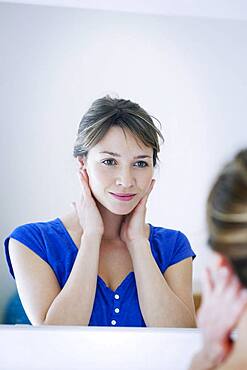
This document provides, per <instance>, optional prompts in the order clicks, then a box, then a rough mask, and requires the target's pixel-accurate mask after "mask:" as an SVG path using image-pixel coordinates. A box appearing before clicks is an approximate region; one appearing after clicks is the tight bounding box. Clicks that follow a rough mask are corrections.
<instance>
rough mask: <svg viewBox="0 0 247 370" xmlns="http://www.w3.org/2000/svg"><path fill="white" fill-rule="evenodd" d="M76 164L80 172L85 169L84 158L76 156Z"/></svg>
mask: <svg viewBox="0 0 247 370" xmlns="http://www.w3.org/2000/svg"><path fill="white" fill-rule="evenodd" d="M76 162H77V165H78V168H79V169H80V170H83V169H85V168H86V157H80V156H78V157H77V158H76Z"/></svg>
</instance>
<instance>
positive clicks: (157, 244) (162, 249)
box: [149, 225, 195, 272]
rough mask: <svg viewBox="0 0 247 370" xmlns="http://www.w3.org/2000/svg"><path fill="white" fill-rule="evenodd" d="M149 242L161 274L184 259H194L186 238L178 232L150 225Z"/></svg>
mask: <svg viewBox="0 0 247 370" xmlns="http://www.w3.org/2000/svg"><path fill="white" fill-rule="evenodd" d="M149 240H150V245H151V248H152V253H153V255H154V257H155V259H156V261H157V263H158V264H159V266H160V269H161V271H162V272H164V271H165V270H166V269H167V268H168V267H169V266H171V265H173V264H175V263H178V262H180V261H182V260H183V259H185V258H188V257H192V258H194V257H195V253H194V251H193V250H192V248H191V245H190V242H189V240H188V238H187V236H186V235H185V234H184V233H183V232H181V231H179V230H174V229H168V228H164V227H160V226H153V225H150V239H149Z"/></svg>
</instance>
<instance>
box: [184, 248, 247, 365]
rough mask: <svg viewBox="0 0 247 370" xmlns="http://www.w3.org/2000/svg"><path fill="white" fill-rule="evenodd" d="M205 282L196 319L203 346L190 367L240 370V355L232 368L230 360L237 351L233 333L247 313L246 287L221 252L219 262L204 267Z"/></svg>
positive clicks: (217, 260)
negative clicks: (229, 364) (232, 338)
mask: <svg viewBox="0 0 247 370" xmlns="http://www.w3.org/2000/svg"><path fill="white" fill-rule="evenodd" d="M215 255H216V254H215ZM202 282H203V284H202V290H203V300H202V304H201V307H200V309H199V311H198V320H197V322H198V326H199V327H200V328H201V332H202V337H203V345H202V349H201V351H200V352H198V353H197V354H196V355H195V356H194V358H193V360H192V364H191V367H190V370H194V369H195V370H209V369H210V370H213V369H221V368H222V370H223V369H224V368H225V369H228V368H229V369H230V368H231V369H237V368H238V367H236V366H237V365H238V356H236V358H234V361H233V363H232V364H231V366H230V367H228V364H227V362H228V361H229V360H232V358H231V357H232V355H233V354H234V357H235V353H234V352H236V351H235V349H236V344H234V343H233V341H232V340H231V332H232V330H234V329H236V328H237V327H238V326H239V322H240V321H241V319H242V317H244V316H246V304H247V292H246V289H245V288H243V287H242V286H241V284H240V282H239V280H238V278H237V276H236V275H235V274H234V272H233V270H232V268H231V266H230V264H229V262H228V260H227V259H226V258H225V257H224V256H222V255H219V254H217V259H216V265H214V266H210V267H208V268H207V269H206V270H205V272H204V275H203V280H202ZM245 331H246V330H245ZM237 342H239V339H238V341H237ZM237 346H239V343H237Z"/></svg>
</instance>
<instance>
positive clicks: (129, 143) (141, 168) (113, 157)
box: [84, 126, 154, 215]
mask: <svg viewBox="0 0 247 370" xmlns="http://www.w3.org/2000/svg"><path fill="white" fill-rule="evenodd" d="M84 168H85V169H86V170H87V173H88V177H89V184H90V187H91V191H92V193H93V195H94V197H95V198H96V199H97V201H98V202H99V203H101V204H102V205H103V206H104V207H105V208H107V209H108V210H109V211H111V212H112V213H114V214H118V215H126V214H128V213H130V212H131V211H132V210H133V209H134V208H135V206H136V205H137V204H138V203H139V201H140V200H141V199H142V198H143V196H144V195H145V194H146V192H147V190H148V189H149V186H150V184H151V181H152V178H153V171H154V168H153V148H151V147H147V146H145V145H144V144H143V143H142V142H141V141H139V140H138V138H136V137H135V136H133V134H132V133H131V132H130V131H129V130H125V131H124V132H123V129H121V128H120V127H117V126H113V127H111V128H110V129H109V130H108V132H107V133H106V135H105V136H104V137H103V139H102V140H101V141H100V142H99V143H98V144H96V145H95V146H94V147H93V148H92V149H90V150H89V152H88V156H87V159H86V161H85V163H84ZM127 195H128V196H127Z"/></svg>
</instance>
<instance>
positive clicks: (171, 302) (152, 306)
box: [130, 240, 195, 327]
mask: <svg viewBox="0 0 247 370" xmlns="http://www.w3.org/2000/svg"><path fill="white" fill-rule="evenodd" d="M130 250H131V257H132V262H133V267H134V273H135V279H136V284H137V291H138V298H139V303H140V308H141V311H142V315H143V318H144V321H145V323H146V325H147V326H163V327H193V326H195V319H194V316H193V314H192V313H191V312H190V310H189V308H188V307H187V306H186V305H185V304H184V303H183V302H182V301H181V299H180V298H179V297H177V296H176V294H175V293H174V292H173V291H172V290H171V289H170V287H169V285H168V284H167V282H166V280H165V278H164V276H163V275H162V273H161V271H160V270H159V267H158V266H157V263H156V261H155V259H154V258H153V255H152V252H151V248H150V244H149V241H148V240H144V241H141V242H139V243H138V245H136V247H133V246H132V248H131V249H130Z"/></svg>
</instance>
